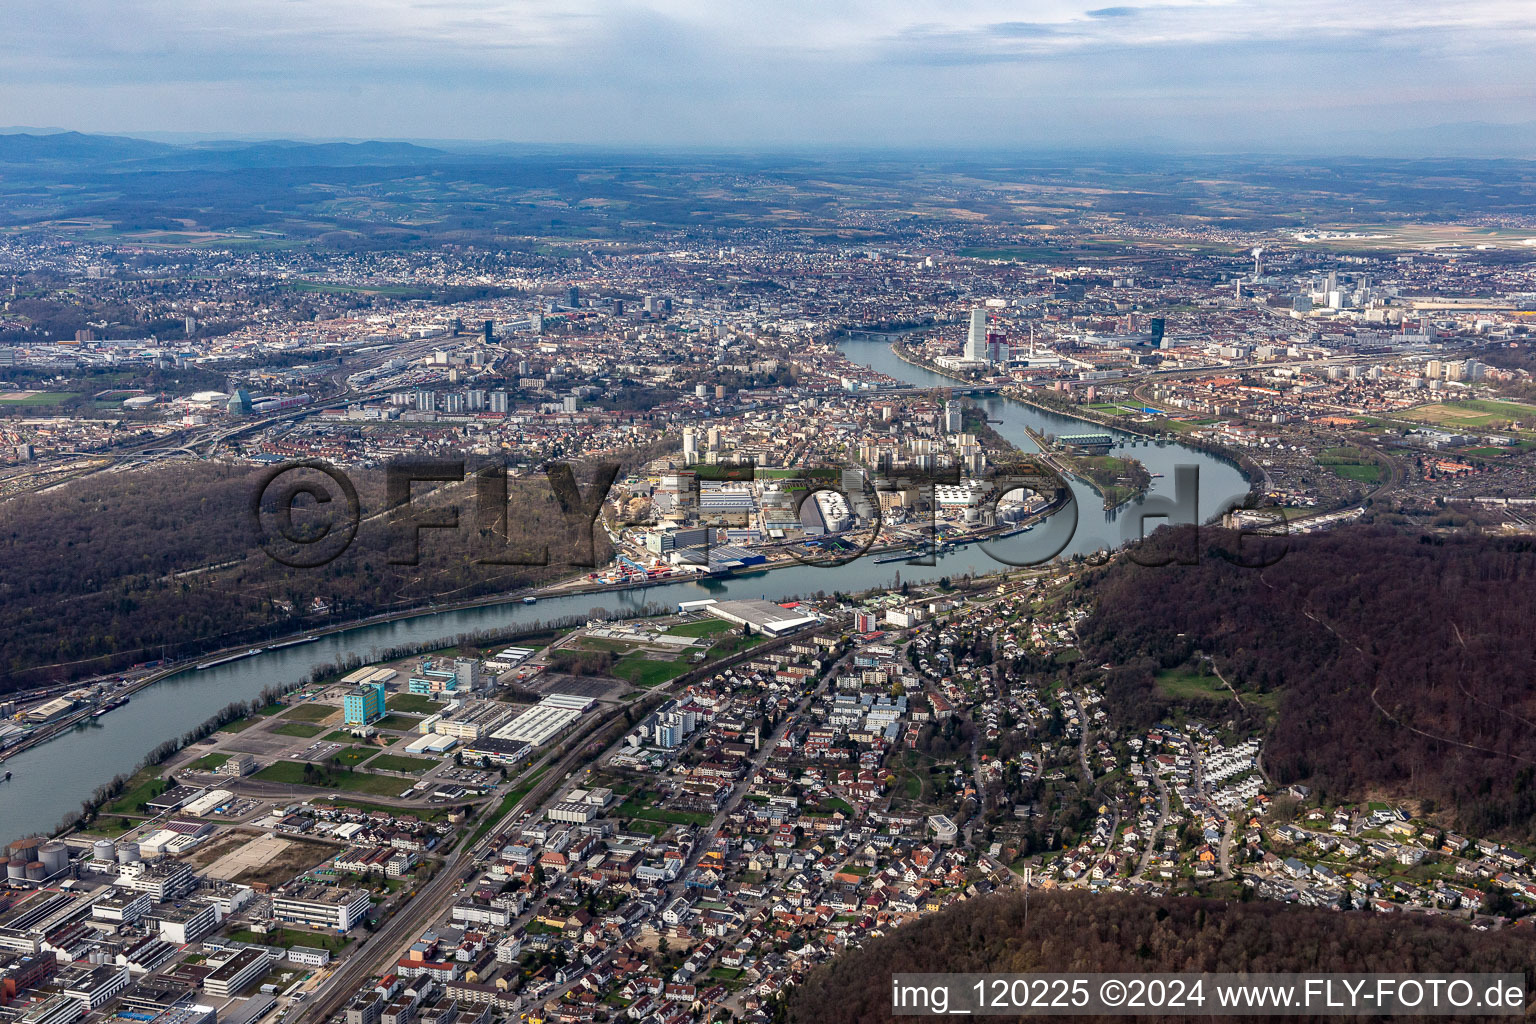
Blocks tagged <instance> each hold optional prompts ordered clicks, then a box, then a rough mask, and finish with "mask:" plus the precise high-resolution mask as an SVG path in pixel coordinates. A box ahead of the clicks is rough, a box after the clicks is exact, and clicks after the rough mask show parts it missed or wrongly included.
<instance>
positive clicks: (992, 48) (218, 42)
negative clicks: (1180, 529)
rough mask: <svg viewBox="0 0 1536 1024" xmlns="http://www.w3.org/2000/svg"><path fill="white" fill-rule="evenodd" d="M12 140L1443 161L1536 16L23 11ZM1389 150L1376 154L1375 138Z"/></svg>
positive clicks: (1534, 98) (755, 5)
mask: <svg viewBox="0 0 1536 1024" xmlns="http://www.w3.org/2000/svg"><path fill="white" fill-rule="evenodd" d="M4 9H5V18H4V23H5V24H4V30H3V32H0V39H3V41H0V124H9V125H39V126H57V127H65V128H73V129H79V130H82V131H116V132H144V131H160V132H165V131H173V132H204V133H217V134H230V133H265V134H283V135H289V136H294V137H345V138H360V137H372V138H418V139H433V138H440V139H498V140H508V141H525V142H556V143H558V142H575V143H598V144H602V143H614V144H620V145H633V144H649V145H660V146H669V145H703V146H733V147H734V146H748V147H754V146H771V147H779V146H792V147H802V146H817V145H827V144H837V145H853V146H879V147H898V148H906V147H927V146H962V147H972V148H974V147H983V146H985V147H989V148H990V147H996V148H1012V147H1037V146H1049V145H1053V144H1056V145H1067V146H1084V145H1088V146H1095V145H1100V144H1110V145H1124V144H1133V145H1134V144H1135V143H1136V142H1138V141H1140V140H1149V139H1168V140H1172V141H1174V142H1176V143H1179V144H1182V145H1187V146H1192V147H1197V148H1205V149H1268V148H1273V149H1295V148H1302V149H1310V150H1314V151H1319V152H1327V151H1335V152H1350V151H1362V150H1365V149H1369V148H1371V147H1372V146H1374V145H1377V144H1378V143H1379V142H1380V140H1381V139H1391V140H1395V143H1396V144H1397V145H1398V146H1401V145H1411V146H1418V145H1428V144H1429V137H1428V135H1427V133H1426V129H1427V128H1430V127H1432V126H1435V125H1439V124H1445V123H1460V122H1469V121H1478V122H1531V121H1532V120H1536V113H1533V112H1536V60H1533V59H1532V57H1531V54H1532V52H1533V49H1532V44H1533V42H1536V16H1533V0H1461V2H1455V3H1447V2H1440V0H1432V2H1422V0H1353V2H1346V0H1295V2H1285V3H1280V2H1262V0H1210V2H1193V3H1167V4H1144V5H1137V6H1115V7H1085V6H1083V5H1081V4H1076V3H1071V2H1061V0H1014V2H1000V0H926V2H914V0H745V2H743V0H637V2H634V3H605V2H600V0H567V2H560V3H552V2H545V0H511V2H505V0H68V2H66V3H59V2H58V0H6V3H5V5H4ZM1372 140H1376V141H1375V142H1373V141H1372Z"/></svg>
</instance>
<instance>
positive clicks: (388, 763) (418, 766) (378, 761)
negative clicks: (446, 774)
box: [368, 754, 442, 775]
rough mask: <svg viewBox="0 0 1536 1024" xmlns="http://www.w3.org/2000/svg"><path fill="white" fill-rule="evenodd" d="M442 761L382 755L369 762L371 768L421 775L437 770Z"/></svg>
mask: <svg viewBox="0 0 1536 1024" xmlns="http://www.w3.org/2000/svg"><path fill="white" fill-rule="evenodd" d="M441 763H442V762H441V761H433V760H431V759H430V758H425V757H401V756H400V755H399V754H380V755H379V756H378V757H376V758H374V759H373V760H372V761H369V762H368V767H369V768H378V769H381V770H383V771H387V772H410V773H411V774H413V775H420V774H421V773H422V772H425V771H427V770H428V769H430V768H435V767H436V766H437V765H439V764H441Z"/></svg>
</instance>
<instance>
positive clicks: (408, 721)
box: [373, 715, 421, 732]
mask: <svg viewBox="0 0 1536 1024" xmlns="http://www.w3.org/2000/svg"><path fill="white" fill-rule="evenodd" d="M373 724H374V725H375V726H376V727H377V728H380V729H391V730H393V731H395V732H413V731H415V729H416V726H418V725H420V724H421V719H420V718H419V717H417V716H416V715H385V716H384V717H383V718H381V719H379V720H378V721H377V722H374V723H373Z"/></svg>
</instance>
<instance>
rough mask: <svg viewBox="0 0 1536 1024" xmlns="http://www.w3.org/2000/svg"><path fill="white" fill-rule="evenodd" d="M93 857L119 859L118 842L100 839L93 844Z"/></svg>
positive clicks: (96, 858) (104, 859)
mask: <svg viewBox="0 0 1536 1024" xmlns="http://www.w3.org/2000/svg"><path fill="white" fill-rule="evenodd" d="M91 859H92V860H98V861H104V862H105V861H113V860H116V859H117V844H116V843H114V842H113V841H112V840H110V839H98V840H96V842H95V844H93V845H92V846H91Z"/></svg>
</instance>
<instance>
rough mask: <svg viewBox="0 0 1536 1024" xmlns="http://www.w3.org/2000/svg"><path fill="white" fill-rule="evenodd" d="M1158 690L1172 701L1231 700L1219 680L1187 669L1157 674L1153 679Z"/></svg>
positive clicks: (1229, 694)
mask: <svg viewBox="0 0 1536 1024" xmlns="http://www.w3.org/2000/svg"><path fill="white" fill-rule="evenodd" d="M1155 682H1156V684H1157V688H1158V690H1159V691H1160V692H1161V693H1162V694H1163V695H1164V696H1166V697H1171V698H1173V699H1174V700H1231V699H1232V692H1231V691H1230V690H1228V689H1227V688H1226V687H1225V686H1223V685H1222V682H1221V680H1220V679H1217V678H1216V677H1215V676H1212V675H1206V674H1205V673H1204V672H1198V671H1191V670H1190V669H1187V668H1176V669H1169V670H1168V671H1166V672H1159V673H1158V674H1157V676H1156V678H1155Z"/></svg>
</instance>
